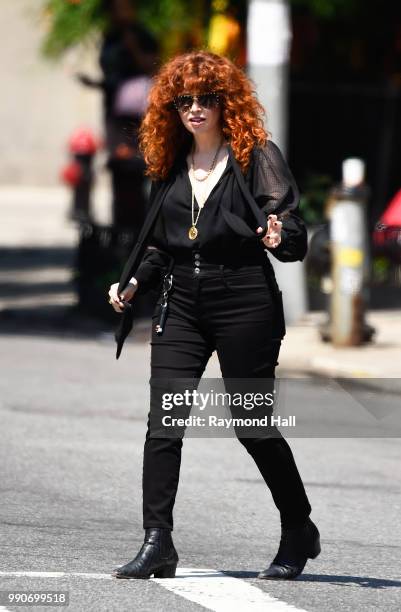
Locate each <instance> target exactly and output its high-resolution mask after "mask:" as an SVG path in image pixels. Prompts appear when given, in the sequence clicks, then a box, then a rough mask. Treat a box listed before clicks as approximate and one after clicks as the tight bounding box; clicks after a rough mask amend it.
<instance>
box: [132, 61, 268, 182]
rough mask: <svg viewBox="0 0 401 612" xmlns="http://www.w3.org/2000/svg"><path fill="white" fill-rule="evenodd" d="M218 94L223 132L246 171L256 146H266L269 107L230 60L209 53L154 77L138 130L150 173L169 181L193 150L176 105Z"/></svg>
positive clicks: (168, 65)
mask: <svg viewBox="0 0 401 612" xmlns="http://www.w3.org/2000/svg"><path fill="white" fill-rule="evenodd" d="M211 91H216V92H218V93H219V97H220V105H221V127H222V131H223V134H224V136H225V138H226V140H227V141H228V142H229V143H230V144H231V147H232V149H233V152H234V155H235V158H236V160H237V161H238V163H239V164H240V166H241V169H242V170H243V171H244V172H245V171H246V169H247V167H248V165H249V161H250V156H251V151H252V149H253V147H254V146H255V145H257V146H264V145H265V144H266V141H267V139H268V134H267V132H266V130H265V129H264V127H263V115H264V108H263V106H262V105H261V104H260V102H259V101H258V100H257V98H256V94H255V93H254V91H253V90H252V83H251V82H250V80H249V79H248V78H247V76H246V75H245V74H244V72H243V71H242V70H241V69H240V68H238V67H237V66H235V64H233V63H232V62H231V61H230V60H228V59H227V58H225V57H221V56H220V55H216V54H215V53H210V52H208V51H192V52H190V53H185V54H183V55H179V56H176V57H174V58H173V59H171V60H170V61H168V62H167V63H166V64H164V66H162V68H161V69H160V71H159V73H158V74H157V75H156V76H155V77H154V80H153V86H152V88H151V90H150V93H149V105H148V109H147V112H146V115H145V117H144V118H143V121H142V123H141V127H140V130H139V145H140V150H141V152H142V154H143V156H144V159H145V163H146V166H147V169H146V174H148V175H149V176H151V177H152V178H154V179H165V178H166V177H167V175H168V173H169V171H170V170H171V168H172V166H173V164H174V161H175V159H176V157H177V155H178V154H179V153H180V152H181V151H184V150H185V151H187V150H189V147H190V144H191V142H192V135H191V134H190V133H189V132H188V130H187V129H186V128H185V127H184V125H183V124H182V121H181V119H180V116H179V114H178V112H177V111H176V110H175V108H174V106H173V104H172V101H173V100H174V98H175V97H176V96H178V95H181V94H183V93H188V94H189V93H199V94H201V93H207V92H211Z"/></svg>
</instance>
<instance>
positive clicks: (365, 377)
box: [0, 184, 401, 393]
mask: <svg viewBox="0 0 401 612" xmlns="http://www.w3.org/2000/svg"><path fill="white" fill-rule="evenodd" d="M93 201H94V202H95V214H96V218H97V220H99V221H100V222H106V221H107V211H108V203H109V194H108V191H107V186H105V185H104V184H103V185H100V186H99V187H98V188H97V190H96V192H95V195H94V199H93ZM0 205H1V210H2V224H1V225H0V285H1V290H0V331H1V332H2V333H7V325H9V323H10V324H11V327H12V326H13V320H14V323H15V320H16V321H17V327H15V325H14V330H13V331H14V333H15V330H16V329H17V330H18V320H19V321H21V320H23V319H24V320H25V323H27V322H28V321H26V317H28V318H29V316H30V315H32V313H33V312H35V313H36V314H35V316H36V317H39V318H41V319H42V320H43V319H46V324H47V328H49V327H51V326H52V325H53V327H54V333H60V332H61V333H63V332H65V327H63V328H62V329H60V322H61V325H63V326H65V322H66V318H65V315H63V313H65V312H67V313H68V309H69V308H70V307H71V306H73V305H74V304H75V303H76V297H75V294H74V288H73V285H72V281H71V271H70V269H71V262H72V258H73V255H74V249H75V244H76V238H77V229H76V226H75V224H74V223H72V222H71V221H67V213H68V210H69V206H70V194H69V192H68V190H66V189H64V188H57V187H55V188H43V189H42V188H29V187H12V186H9V187H0ZM35 257H36V261H35ZM70 309H71V308H70ZM325 318H326V315H325V313H322V312H314V313H309V314H307V315H306V316H305V317H304V318H303V319H302V320H301V321H299V322H298V323H297V324H296V325H291V326H288V327H287V334H286V337H285V339H284V342H283V345H282V349H281V353H280V365H279V372H282V373H285V375H289V376H311V375H313V376H325V377H347V378H349V377H351V378H355V379H358V380H359V381H360V382H368V383H369V384H371V385H373V386H379V387H380V388H382V389H384V390H386V391H395V392H398V393H401V308H400V310H380V311H379V310H376V311H370V312H369V313H368V315H367V321H368V323H370V324H371V325H373V326H374V328H375V329H376V334H375V337H374V341H373V342H372V343H370V344H368V345H365V346H363V347H354V348H334V347H333V346H332V345H331V344H327V343H324V342H322V341H321V340H320V337H319V333H318V326H319V324H320V323H321V322H322V321H324V320H325ZM67 319H68V317H67ZM75 323H78V326H77V331H78V333H79V331H80V329H79V328H81V329H86V330H89V331H90V333H96V331H97V328H96V325H91V323H90V322H88V321H87V320H85V321H83V322H82V325H79V322H77V321H76V320H75V321H74V324H75ZM22 329H26V325H24V326H23V328H22ZM136 329H137V332H136V334H135V336H134V338H133V339H132V340H131V341H140V340H144V339H145V338H146V339H147V338H148V329H149V322H147V321H141V322H138V323H137V325H136ZM98 331H99V333H100V332H101V331H102V330H100V329H99V330H98ZM103 331H104V330H103ZM281 375H283V374H281Z"/></svg>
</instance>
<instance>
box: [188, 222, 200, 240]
mask: <svg viewBox="0 0 401 612" xmlns="http://www.w3.org/2000/svg"><path fill="white" fill-rule="evenodd" d="M197 235H198V230H197V229H196V227H195V226H194V225H191V227H190V228H189V230H188V237H189V239H190V240H195V238H196V237H197Z"/></svg>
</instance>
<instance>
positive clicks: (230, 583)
mask: <svg viewBox="0 0 401 612" xmlns="http://www.w3.org/2000/svg"><path fill="white" fill-rule="evenodd" d="M0 576H8V577H18V576H21V577H25V578H63V577H66V578H67V577H68V578H87V579H92V580H115V578H114V577H113V576H111V574H97V573H88V572H34V571H32V572H22V571H20V572H19V571H15V572H1V571H0ZM151 581H153V582H157V583H158V584H159V585H160V586H162V587H164V588H165V589H167V590H169V591H171V592H172V593H174V594H175V595H178V596H180V597H183V598H184V599H187V600H189V601H193V602H194V603H197V604H199V605H201V606H203V607H204V608H207V609H209V610H213V611H214V612H237V611H238V612H243V610H246V611H247V612H306V611H305V610H304V609H302V608H297V607H295V606H292V605H290V604H287V603H286V602H284V601H280V600H279V599H277V598H276V597H273V596H272V595H269V593H266V592H265V591H263V590H262V589H259V588H257V587H256V586H253V585H251V584H248V582H246V581H245V580H241V579H239V578H233V577H231V576H227V575H226V574H224V573H223V572H219V571H217V570H214V569H210V568H195V567H179V568H177V573H176V576H175V578H151ZM2 610H6V608H2V607H0V612H1V611H2Z"/></svg>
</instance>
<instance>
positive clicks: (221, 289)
mask: <svg viewBox="0 0 401 612" xmlns="http://www.w3.org/2000/svg"><path fill="white" fill-rule="evenodd" d="M263 112H264V109H263V107H262V106H261V104H260V103H259V102H258V100H257V99H256V96H255V94H254V92H253V90H252V84H251V82H250V81H249V80H248V79H247V77H246V76H245V74H244V73H243V71H242V70H240V69H239V68H238V67H236V66H235V65H234V64H233V63H232V62H231V61H229V60H228V59H226V58H225V57H222V56H219V55H216V54H214V53H209V52H203V51H199V52H191V53H187V54H184V55H180V56H178V57H175V58H173V59H172V60H170V61H169V62H168V63H167V64H165V65H164V66H163V67H162V69H161V70H160V72H159V73H158V75H157V76H156V78H155V81H154V85H153V87H152V89H151V92H150V96H149V106H148V110H147V113H146V115H145V117H144V120H143V122H142V126H141V129H140V143H141V149H142V150H143V153H144V159H145V162H146V165H147V173H148V174H149V175H150V176H151V177H152V179H153V183H152V191H151V202H152V203H151V211H152V212H153V213H154V214H156V217H155V222H154V223H152V224H150V227H149V229H148V228H147V226H146V224H147V222H146V221H145V226H144V227H145V232H147V236H146V241H145V242H146V244H147V249H146V251H145V255H144V256H143V259H142V262H141V264H140V265H139V267H138V266H136V267H135V264H131V262H130V261H129V262H128V263H127V265H126V266H125V269H124V271H123V275H122V278H121V279H120V283H115V284H113V285H112V286H111V287H110V290H109V302H110V304H112V307H113V308H114V310H115V311H116V312H119V313H123V314H122V316H123V317H124V316H125V314H126V313H127V312H129V309H127V304H129V302H130V301H131V300H132V299H133V298H134V296H135V294H136V293H137V292H139V293H140V292H143V291H147V290H148V289H149V288H150V287H152V286H155V285H157V284H158V283H160V282H161V279H162V277H163V275H164V274H165V272H166V266H168V270H170V271H171V274H172V276H168V275H165V276H164V278H165V280H164V283H163V292H164V297H167V295H168V308H169V310H168V315H167V319H166V321H165V322H162V319H161V318H159V317H160V311H161V303H160V301H159V304H158V306H156V310H155V313H154V316H153V325H152V340H151V347H152V352H151V379H150V385H151V403H150V411H149V414H148V429H147V433H146V440H145V446H144V462H143V527H144V529H145V539H144V543H143V545H142V547H141V549H140V550H139V552H138V554H137V555H136V557H135V558H134V559H133V560H132V561H130V562H129V563H127V564H126V565H124V566H122V567H119V568H117V569H116V570H115V572H114V576H115V577H117V578H149V577H150V576H151V575H152V574H154V576H155V577H162V578H163V577H165V578H167V577H174V576H175V571H176V566H177V562H178V555H177V552H176V550H175V547H174V544H173V541H172V537H171V531H172V529H173V506H174V502H175V497H176V492H177V487H178V481H179V471H180V464H181V449H182V437H179V436H178V437H172V436H171V437H159V436H158V435H157V434H156V435H155V433H154V430H153V429H152V427H153V424H154V423H157V418H158V416H159V418H160V414H161V413H162V410H161V408H162V403H161V396H160V388H163V389H164V385H165V384H168V383H169V382H171V381H172V380H177V379H180V378H184V379H187V380H188V379H190V380H197V379H199V378H201V376H202V374H203V372H204V370H205V367H206V365H207V362H208V360H209V358H210V356H211V354H212V353H213V351H214V350H216V352H217V356H218V359H219V362H220V367H221V372H222V376H223V378H224V379H252V382H253V384H254V385H255V386H256V385H257V379H259V382H261V381H262V380H267V379H274V373H275V367H276V365H277V358H278V354H279V350H280V346H281V340H282V337H283V336H284V334H285V325H284V315H283V307H282V301H281V293H280V292H279V290H278V287H277V283H276V280H275V277H274V271H273V267H272V265H271V263H270V261H269V259H268V257H267V253H266V250H267V251H269V252H270V253H272V254H273V255H274V256H276V257H277V258H278V259H279V260H281V261H296V260H302V259H303V258H304V256H305V254H306V249H307V239H306V230H305V226H304V224H303V222H302V220H301V219H300V217H299V216H298V214H297V211H298V202H299V193H298V189H297V186H296V184H295V181H294V179H293V176H292V174H291V172H290V170H289V168H288V166H287V164H286V162H285V160H284V158H283V156H282V155H281V152H280V150H279V149H278V147H277V146H276V145H275V144H274V143H273V142H272V141H271V140H270V138H269V137H268V134H267V133H266V131H265V129H264V128H263V120H262V115H263ZM155 211H156V212H155ZM140 240H141V239H140ZM145 242H144V247H143V248H145ZM131 274H133V275H134V276H132V277H131ZM166 283H167V285H166ZM160 329H162V333H158V332H160ZM236 434H237V436H238V432H237V430H236ZM262 434H263V435H260V436H259V437H239V438H238V439H239V441H240V442H241V444H242V445H243V446H244V447H245V449H246V450H247V451H248V453H249V454H250V455H251V456H252V458H253V459H254V461H255V463H256V465H257V467H258V469H259V471H260V473H261V475H262V477H263V478H264V480H265V482H266V484H267V486H268V487H269V488H270V491H271V493H272V496H273V500H274V503H275V505H276V506H277V508H278V510H279V513H280V519H281V528H282V531H281V541H280V545H279V549H278V552H277V555H276V556H275V558H274V559H273V561H272V563H271V564H270V565H269V567H268V568H267V569H266V570H264V571H262V572H261V573H260V574H259V578H265V579H293V578H296V577H297V576H298V575H299V574H300V573H301V572H302V570H303V568H304V566H305V564H306V562H307V559H308V558H315V557H316V556H317V555H318V554H319V552H320V540H319V531H318V529H317V527H316V526H315V524H314V523H313V522H312V521H311V519H310V517H309V515H310V513H311V505H310V503H309V500H308V498H307V495H306V492H305V489H304V486H303V483H302V480H301V477H300V475H299V472H298V469H297V466H296V463H295V460H294V457H293V454H292V451H291V449H290V446H289V445H288V443H287V441H286V440H285V439H284V438H283V436H282V435H281V434H280V432H278V430H276V431H275V432H274V433H272V431H271V430H269V429H268V428H266V430H263V432H262ZM268 524H269V521H268V520H267V519H266V521H264V522H263V524H262V525H261V526H260V531H261V532H262V531H263V532H264V531H266V528H267V525H268Z"/></svg>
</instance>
